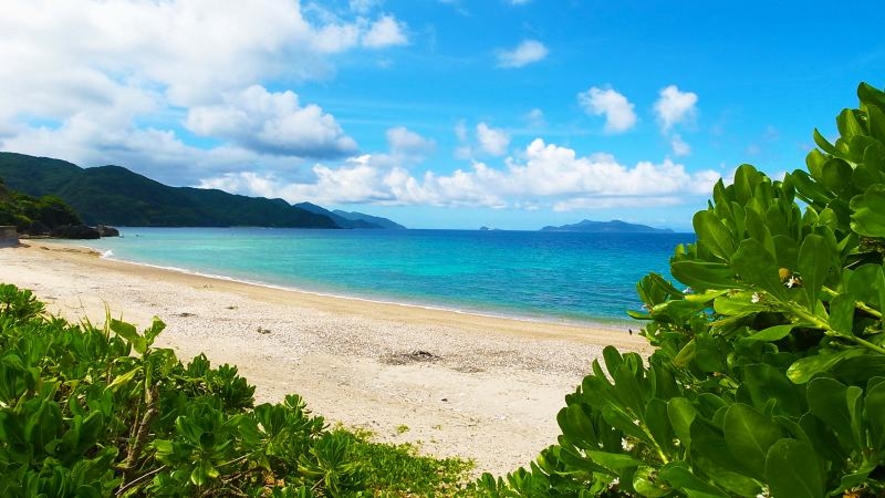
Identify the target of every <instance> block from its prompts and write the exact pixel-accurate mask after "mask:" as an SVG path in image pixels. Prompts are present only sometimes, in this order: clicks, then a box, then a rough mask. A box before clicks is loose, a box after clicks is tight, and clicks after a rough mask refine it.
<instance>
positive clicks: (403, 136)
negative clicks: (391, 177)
mask: <svg viewBox="0 0 885 498" xmlns="http://www.w3.org/2000/svg"><path fill="white" fill-rule="evenodd" d="M387 144H388V145H389V146H390V152H391V154H393V155H417V156H421V155H424V154H427V153H429V152H431V151H432V150H433V149H434V147H436V143H435V142H434V141H433V140H429V139H427V138H424V137H422V136H421V135H419V134H417V133H415V132H413V131H411V130H409V129H408V128H406V127H403V126H398V127H396V128H391V129H389V130H387Z"/></svg>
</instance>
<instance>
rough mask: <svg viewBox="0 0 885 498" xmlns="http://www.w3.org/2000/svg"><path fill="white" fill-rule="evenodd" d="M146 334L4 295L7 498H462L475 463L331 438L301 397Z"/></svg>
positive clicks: (0, 432) (0, 435)
mask: <svg viewBox="0 0 885 498" xmlns="http://www.w3.org/2000/svg"><path fill="white" fill-rule="evenodd" d="M162 330H163V324H162V322H160V321H155V322H154V324H153V326H152V327H151V328H150V329H148V330H146V331H144V332H143V333H139V332H137V331H136V329H135V327H133V326H132V325H130V324H127V323H124V322H122V321H117V320H108V326H107V327H106V328H103V329H99V328H96V327H93V326H91V325H90V324H89V323H84V324H71V323H68V322H66V321H64V320H61V319H58V318H48V317H46V316H45V315H44V314H43V304H42V303H40V302H39V301H37V300H36V299H35V298H34V296H33V295H32V294H31V293H30V292H29V291H26V290H19V289H17V288H16V287H14V286H11V285H2V284H0V496H3V497H18V496H21V497H36V496H45V497H52V498H54V497H64V496H77V497H91V496H94V497H100V496H114V495H115V496H261V497H265V496H269V497H280V498H282V497H299V498H308V497H323V496H335V497H357V496H403V497H405V496H461V495H464V494H465V493H466V491H465V490H464V488H465V486H463V485H462V484H461V483H462V481H463V479H464V477H465V473H466V471H467V470H468V468H469V464H467V463H465V462H463V461H460V460H453V459H448V460H441V461H440V460H434V459H432V458H427V457H419V456H416V454H415V451H414V449H413V448H411V447H409V446H405V445H403V446H391V445H380V444H374V443H370V442H369V441H368V439H367V435H366V434H363V433H353V432H348V431H345V430H341V429H338V430H329V429H328V427H327V425H326V424H325V423H324V421H323V419H322V418H321V417H317V416H314V415H312V414H311V413H310V412H309V411H308V410H307V409H306V408H305V404H304V402H303V401H302V399H301V398H300V397H299V396H297V395H290V396H287V397H286V399H285V401H283V402H282V403H279V404H262V405H258V406H253V393H254V390H255V388H254V387H253V386H250V385H249V384H247V382H246V381H245V379H243V378H242V377H240V376H239V375H238V374H237V369H236V368H235V367H231V366H228V365H223V366H221V367H218V368H212V367H211V366H210V364H209V362H208V361H207V359H206V358H205V357H204V356H199V357H196V358H194V359H193V360H192V361H191V362H190V363H188V364H186V365H185V364H183V363H181V362H180V361H179V360H178V359H177V358H176V357H175V354H174V353H173V352H172V351H171V350H169V349H160V348H155V347H153V342H154V340H155V339H156V337H157V336H158V334H160V332H161V331H162Z"/></svg>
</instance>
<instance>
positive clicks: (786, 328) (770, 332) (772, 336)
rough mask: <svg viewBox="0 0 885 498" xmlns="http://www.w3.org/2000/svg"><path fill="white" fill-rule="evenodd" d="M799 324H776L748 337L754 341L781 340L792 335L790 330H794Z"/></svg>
mask: <svg viewBox="0 0 885 498" xmlns="http://www.w3.org/2000/svg"><path fill="white" fill-rule="evenodd" d="M796 326H797V324H795V323H790V324H787V325H775V326H774V327H768V328H767V329H764V330H760V331H759V332H756V333H755V334H753V335H750V336H748V337H747V339H749V340H752V341H765V342H773V341H779V340H781V339H783V338H784V337H786V336H788V335H790V332H792V331H793V328H794V327H796Z"/></svg>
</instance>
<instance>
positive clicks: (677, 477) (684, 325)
mask: <svg viewBox="0 0 885 498" xmlns="http://www.w3.org/2000/svg"><path fill="white" fill-rule="evenodd" d="M858 96H859V97H860V108H859V109H846V110H844V111H842V113H841V114H840V115H839V116H838V118H837V124H838V128H839V133H840V134H841V136H840V138H839V139H838V140H836V143H834V144H831V143H829V142H828V141H827V140H825V139H824V138H823V137H822V136H821V135H820V133H818V132H817V131H815V133H814V140H815V143H816V144H817V146H818V149H816V150H813V151H812V152H811V153H810V154H809V155H808V159H807V170H797V171H794V172H793V173H790V174H788V175H786V177H785V178H784V180H783V181H772V180H771V179H769V178H767V177H766V176H765V175H763V174H762V173H760V172H758V171H756V170H755V169H754V168H753V167H752V166H748V165H744V166H741V167H740V168H739V169H738V170H737V172H736V174H735V178H734V183H733V184H732V185H729V186H725V185H724V184H723V183H722V182H721V181H720V182H719V183H718V184H717V185H716V187H715V189H714V191H713V199H712V201H711V202H710V203H709V207H708V208H707V209H706V210H704V211H700V212H698V213H697V214H696V215H695V217H694V228H695V233H696V236H697V241H696V243H694V244H687V245H684V246H680V247H678V248H677V249H676V251H675V255H674V256H673V258H672V259H671V273H672V275H673V276H674V277H675V278H676V279H677V280H679V281H680V282H681V283H682V284H684V285H687V286H689V289H686V290H680V289H678V288H676V287H674V286H673V285H672V284H670V283H669V282H666V281H665V280H664V279H663V278H661V276H659V275H655V274H652V275H649V276H647V277H645V278H644V279H643V280H642V281H641V282H640V283H639V285H638V290H639V294H640V296H641V298H642V300H643V301H644V303H645V306H646V307H647V312H646V313H635V314H634V315H635V318H639V319H641V320H646V321H647V325H646V326H645V328H644V330H643V334H644V336H645V337H646V338H647V339H648V341H649V342H650V343H651V344H652V345H653V346H654V347H655V352H654V354H652V356H651V357H650V358H649V360H648V362H647V363H644V362H643V360H642V358H640V356H639V355H637V354H633V353H629V354H621V353H619V352H618V351H616V350H615V349H614V348H608V349H606V350H605V352H604V362H603V363H604V366H603V365H601V364H600V363H599V362H594V363H593V373H592V374H591V375H589V376H588V377H586V378H585V379H584V381H583V383H582V385H581V386H580V387H579V388H578V389H577V391H576V392H575V393H574V394H572V395H569V396H568V397H567V398H566V404H567V406H566V407H565V408H564V409H562V411H561V412H560V413H559V416H558V421H559V425H560V427H561V429H562V435H561V436H560V437H559V444H558V445H556V446H552V447H550V448H548V449H547V450H545V451H544V452H543V453H542V454H541V455H540V457H539V458H538V460H537V462H535V463H533V464H532V465H531V467H530V469H528V470H526V469H520V470H519V471H517V472H514V473H512V474H510V475H508V476H507V477H506V479H500V478H499V479H497V480H496V479H494V478H492V477H491V476H488V475H486V476H484V477H483V479H482V481H481V485H482V487H483V488H484V489H485V491H486V493H487V494H488V495H490V496H496V497H498V496H500V497H507V496H524V497H548V496H553V497H557V496H648V497H662V496H689V497H699V498H700V497H703V498H712V497H726V496H746V497H757V496H762V497H764V496H772V497H775V498H818V497H823V496H845V497H853V498H858V497H876V496H885V347H883V346H885V334H883V315H882V313H883V311H885V272H883V255H885V93H883V92H881V91H879V90H877V89H875V88H873V87H870V86H868V85H866V84H861V85H860V87H859V88H858ZM799 202H801V203H802V206H803V207H802V208H800V205H799Z"/></svg>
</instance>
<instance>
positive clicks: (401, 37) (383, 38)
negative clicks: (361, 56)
mask: <svg viewBox="0 0 885 498" xmlns="http://www.w3.org/2000/svg"><path fill="white" fill-rule="evenodd" d="M408 43H409V39H408V37H407V36H406V34H405V24H402V23H400V22H398V21H397V20H396V18H395V17H393V16H391V15H385V16H382V17H381V18H380V19H378V20H377V21H375V22H374V23H372V26H371V27H370V28H369V30H368V31H367V32H366V34H365V35H363V46H364V47H368V48H374V49H377V48H385V47H392V46H396V45H406V44H408Z"/></svg>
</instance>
